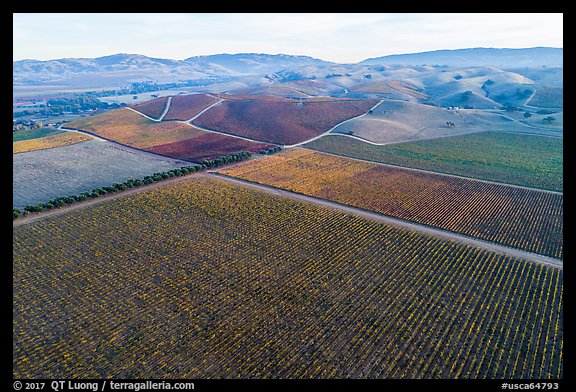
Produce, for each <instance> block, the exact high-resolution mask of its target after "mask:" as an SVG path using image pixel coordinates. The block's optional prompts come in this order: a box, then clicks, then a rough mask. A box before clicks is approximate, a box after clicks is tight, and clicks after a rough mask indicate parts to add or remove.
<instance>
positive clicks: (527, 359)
mask: <svg viewBox="0 0 576 392" xmlns="http://www.w3.org/2000/svg"><path fill="white" fill-rule="evenodd" d="M79 232H81V233H82V236H78V235H77V233H79ZM13 236H14V238H13V243H14V248H13V249H14V250H13V252H14V253H13V256H14V267H13V269H14V302H13V304H14V305H13V306H14V311H13V336H14V338H13V348H14V351H13V352H14V353H13V372H14V376H15V377H22V378H24V377H29V378H33V377H47V378H50V377H52V378H67V377H80V378H90V377H91V378H100V377H118V378H128V377H142V376H144V375H146V377H159V378H160V377H172V378H187V377H190V378H251V377H262V378H286V377H291V378H319V377H322V378H343V377H349V378H391V377H395V378H525V377H526V376H528V377H530V378H535V379H540V378H561V377H562V349H563V326H562V319H561V314H562V313H561V310H562V298H561V296H562V291H563V290H562V289H563V286H562V271H560V270H554V269H551V268H549V267H546V266H543V265H539V264H535V263H529V262H526V261H523V260H519V259H515V258H512V257H509V256H505V255H502V254H497V253H491V252H488V251H486V250H482V249H478V248H474V247H471V246H468V245H464V244H459V243H455V242H450V241H446V240H443V239H440V238H433V237H428V236H426V235H423V234H420V233H417V232H413V231H409V230H403V229H400V228H395V227H392V226H388V225H386V224H382V223H379V222H376V221H371V220H367V219H363V218H361V217H359V216H355V215H350V214H346V213H344V212H341V211H335V210H332V209H329V208H325V207H321V206H317V205H312V204H307V203H304V202H300V201H297V200H291V199H286V198H280V197H277V196H274V195H270V194H266V193H262V192H259V191H257V190H253V189H249V188H246V187H243V186H241V185H236V184H230V183H228V182H225V181H221V180H219V179H216V178H210V177H206V176H204V177H197V178H191V179H186V180H182V181H180V182H178V183H174V184H169V185H166V186H163V187H160V188H156V189H151V190H146V191H143V192H139V193H136V194H132V195H128V196H126V197H122V198H118V199H114V200H110V201H109V202H107V203H102V204H98V205H94V206H90V207H87V208H84V209H78V210H73V211H69V212H68V213H66V214H61V215H58V216H53V217H47V218H45V219H42V220H38V221H35V222H31V223H29V224H26V225H21V226H18V227H15V228H14V231H13Z"/></svg>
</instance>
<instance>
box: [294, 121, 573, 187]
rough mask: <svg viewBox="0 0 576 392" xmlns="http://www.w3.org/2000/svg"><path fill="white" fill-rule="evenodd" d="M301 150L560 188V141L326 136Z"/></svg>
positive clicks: (502, 136) (488, 135) (485, 135)
mask: <svg viewBox="0 0 576 392" xmlns="http://www.w3.org/2000/svg"><path fill="white" fill-rule="evenodd" d="M305 146H306V148H311V149H314V150H318V151H323V152H328V153H333V154H337V155H343V156H348V157H352V158H359V159H366V160H369V161H374V162H380V163H390V164H395V165H400V166H407V167H416V168H420V169H426V170H433V171H438V172H443V173H450V174H457V175H462V176H466V177H473V178H480V179H486V180H492V181H498V182H505V183H510V184H516V185H523V186H529V187H535V188H543V189H550V190H554V191H562V189H563V139H557V138H548V137H541V136H535V135H520V134H510V133H504V132H481V133H475V134H471V135H466V136H454V137H450V138H442V139H435V140H423V141H418V142H410V143H398V144H390V145H383V146H377V145H371V144H368V143H364V142H362V141H359V140H354V139H352V138H349V137H345V136H329V137H322V138H320V139H317V140H314V141H313V142H310V143H308V144H306V145H305Z"/></svg>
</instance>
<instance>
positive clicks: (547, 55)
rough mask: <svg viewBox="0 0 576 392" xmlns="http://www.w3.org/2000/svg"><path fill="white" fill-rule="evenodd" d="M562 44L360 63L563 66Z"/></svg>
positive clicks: (446, 52) (395, 56)
mask: <svg viewBox="0 0 576 392" xmlns="http://www.w3.org/2000/svg"><path fill="white" fill-rule="evenodd" d="M563 55H564V50H563V48H551V47H534V48H523V49H508V48H468V49H443V50H435V51H430V52H419V53H407V54H393V55H388V56H381V57H374V58H370V59H366V60H363V61H361V62H360V64H406V65H422V64H426V65H450V66H462V67H464V66H481V65H491V66H495V67H542V66H545V67H562V66H563Z"/></svg>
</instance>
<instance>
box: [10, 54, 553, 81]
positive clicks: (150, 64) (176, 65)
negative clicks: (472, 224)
mask: <svg viewBox="0 0 576 392" xmlns="http://www.w3.org/2000/svg"><path fill="white" fill-rule="evenodd" d="M562 59H563V49H562V48H546V47H535V48H526V49H494V48H471V49H455V50H437V51H432V52H421V53H410V54H398V55H388V56H382V57H375V58H370V59H366V60H364V61H361V62H359V63H356V64H342V66H369V65H372V64H373V65H377V64H380V65H390V64H406V65H422V64H426V65H448V66H462V67H465V66H496V67H514V68H520V67H532V68H537V67H543V66H546V67H555V66H562V64H563V61H562ZM330 66H340V64H337V63H333V62H329V61H325V60H321V59H317V58H313V57H310V56H299V55H287V54H263V53H237V54H225V53H223V54H215V55H206V56H193V57H189V58H186V59H184V60H171V59H162V58H155V57H148V56H144V55H140V54H126V53H118V54H113V55H109V56H102V57H96V58H63V59H55V60H46V61H41V60H19V61H13V84H14V85H26V84H35V83H42V82H54V81H58V80H65V79H71V78H78V77H91V75H106V77H111V76H110V75H114V77H116V78H118V80H121V79H122V80H134V79H138V78H140V79H143V80H154V79H163V78H172V79H199V78H204V77H214V76H217V77H230V76H252V75H257V76H264V75H268V74H278V75H279V74H281V73H282V72H284V73H289V74H294V73H298V72H299V71H298V70H299V69H300V70H302V69H305V68H306V69H313V68H316V69H326V68H328V67H330Z"/></svg>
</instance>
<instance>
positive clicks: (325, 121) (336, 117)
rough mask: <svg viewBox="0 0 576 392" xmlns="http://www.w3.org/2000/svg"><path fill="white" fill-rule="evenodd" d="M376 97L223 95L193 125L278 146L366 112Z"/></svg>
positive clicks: (300, 139)
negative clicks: (286, 97) (293, 97)
mask: <svg viewBox="0 0 576 392" xmlns="http://www.w3.org/2000/svg"><path fill="white" fill-rule="evenodd" d="M376 103H378V100H374V99H364V100H339V99H326V98H323V99H319V100H311V101H302V102H301V103H300V102H298V101H297V100H288V99H278V98H277V99H257V98H255V97H246V98H244V97H243V99H234V98H227V99H226V100H224V101H223V102H222V103H220V104H219V105H216V106H214V107H212V108H210V110H208V111H206V112H205V113H203V114H202V115H200V116H199V117H198V118H197V119H196V120H194V122H193V123H194V124H196V125H198V126H200V127H202V128H207V129H212V130H217V131H221V132H225V133H229V134H233V135H239V136H243V137H247V138H250V139H255V140H259V141H262V142H269V143H276V144H281V145H291V144H296V143H299V142H302V141H305V140H307V139H311V138H313V137H315V136H318V135H319V134H321V133H323V132H326V131H328V130H329V129H330V128H332V127H333V126H335V125H337V124H338V123H340V122H342V121H344V120H347V119H349V118H352V117H356V116H359V115H361V114H364V113H366V112H367V111H368V110H369V109H370V108H371V107H372V106H374V105H375V104H376Z"/></svg>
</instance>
